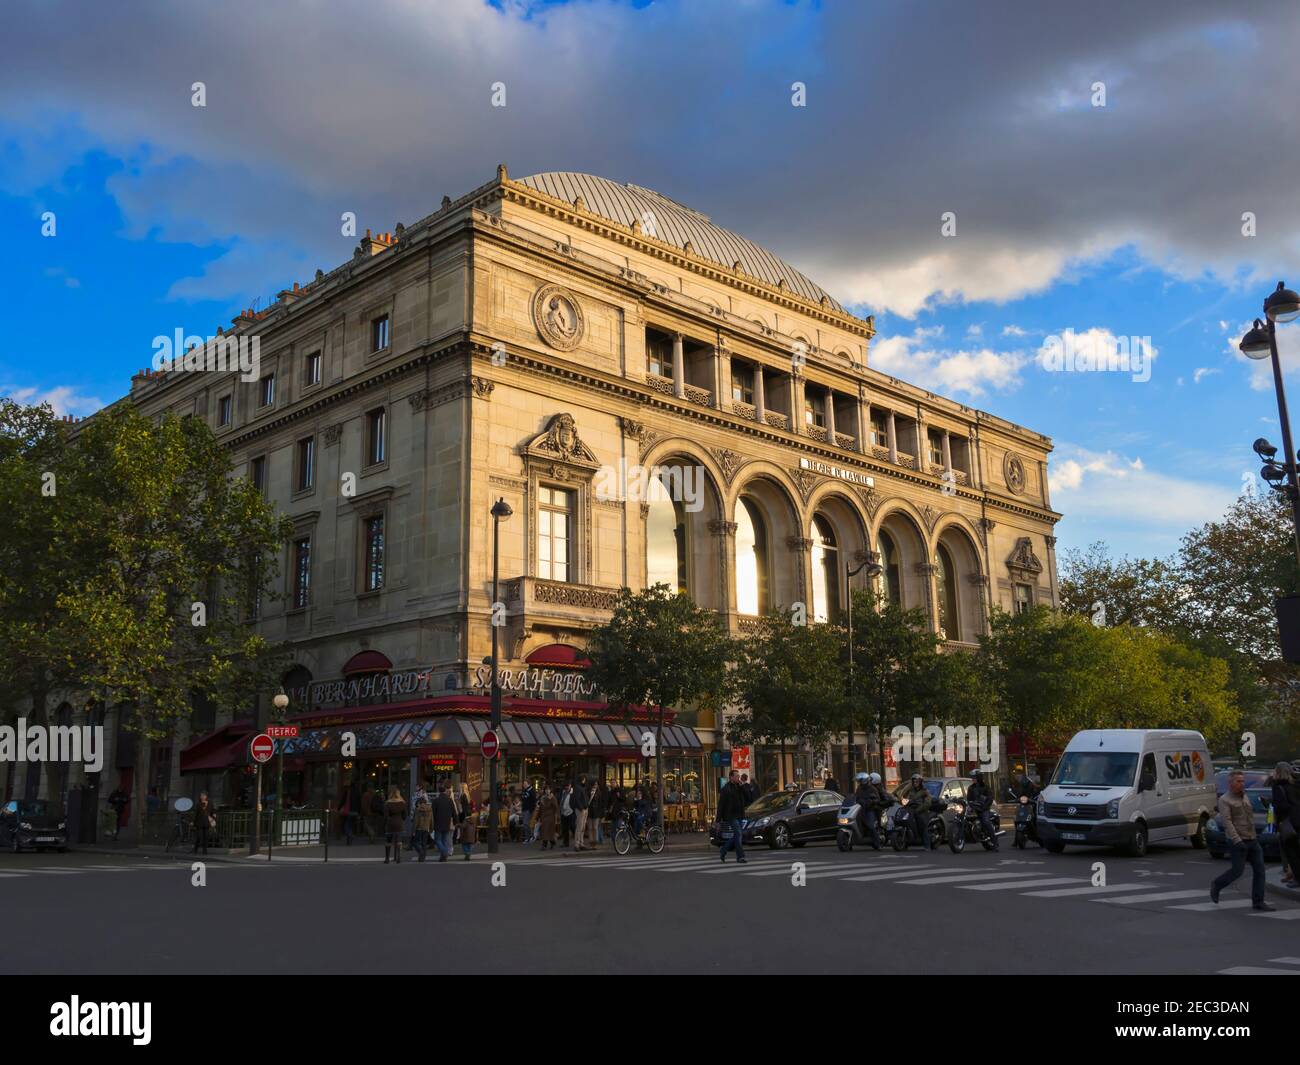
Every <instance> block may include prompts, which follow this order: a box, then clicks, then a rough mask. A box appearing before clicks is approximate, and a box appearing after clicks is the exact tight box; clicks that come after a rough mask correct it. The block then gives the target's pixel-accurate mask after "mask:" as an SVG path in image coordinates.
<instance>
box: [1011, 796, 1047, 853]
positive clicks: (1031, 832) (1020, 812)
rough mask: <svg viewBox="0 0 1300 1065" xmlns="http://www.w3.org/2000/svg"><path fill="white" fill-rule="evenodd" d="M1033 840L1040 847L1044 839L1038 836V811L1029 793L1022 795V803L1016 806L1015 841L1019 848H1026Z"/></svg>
mask: <svg viewBox="0 0 1300 1065" xmlns="http://www.w3.org/2000/svg"><path fill="white" fill-rule="evenodd" d="M1031 839H1032V840H1033V841H1034V842H1035V843H1037V844H1038V845H1039V846H1040V847H1041V846H1042V845H1043V841H1042V840H1041V839H1039V838H1038V811H1037V810H1036V809H1035V808H1034V802H1033V800H1031V799H1030V798H1029V796H1028V795H1022V796H1020V805H1019V806H1017V807H1016V836H1015V839H1014V841H1013V842H1014V843H1015V845H1016V847H1017V848H1018V849H1019V850H1024V849H1025V846H1026V843H1027V842H1028V841H1029V840H1031Z"/></svg>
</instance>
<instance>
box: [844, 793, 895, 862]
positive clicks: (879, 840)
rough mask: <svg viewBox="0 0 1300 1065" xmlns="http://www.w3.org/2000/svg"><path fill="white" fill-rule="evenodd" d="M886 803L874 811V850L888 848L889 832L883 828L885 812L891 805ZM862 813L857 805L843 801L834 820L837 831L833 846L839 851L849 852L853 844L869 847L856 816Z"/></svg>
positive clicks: (859, 820)
mask: <svg viewBox="0 0 1300 1065" xmlns="http://www.w3.org/2000/svg"><path fill="white" fill-rule="evenodd" d="M892 802H893V800H892V798H891V800H890V802H887V803H886V804H885V805H884V806H882V807H881V808H880V809H879V810H877V811H876V848H877V849H879V848H881V847H887V846H889V831H888V829H887V828H886V827H885V810H886V809H887V808H888V807H889V806H890V805H891V804H892ZM861 812H862V807H861V805H860V804H859V803H856V802H854V801H853V800H852V799H845V800H844V805H843V806H841V807H840V812H839V814H838V815H837V817H836V819H835V823H836V824H837V825H838V826H839V830H838V831H837V832H836V833H835V845H836V846H837V847H839V849H840V850H841V851H851V850H852V849H853V847H854V845H855V844H860V845H862V846H867V847H869V846H871V841H870V840H869V839H868V838H867V836H866V834H865V833H864V832H863V829H862V820H861V818H860V817H859V816H858V815H859V814H860V813H861Z"/></svg>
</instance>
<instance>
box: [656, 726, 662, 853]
mask: <svg viewBox="0 0 1300 1065" xmlns="http://www.w3.org/2000/svg"><path fill="white" fill-rule="evenodd" d="M655 765H656V767H657V768H658V770H659V801H658V802H657V803H656V804H655V811H656V813H655V824H656V825H658V826H659V831H660V832H663V830H664V708H663V706H660V707H659V724H658V726H657V727H656V729H655Z"/></svg>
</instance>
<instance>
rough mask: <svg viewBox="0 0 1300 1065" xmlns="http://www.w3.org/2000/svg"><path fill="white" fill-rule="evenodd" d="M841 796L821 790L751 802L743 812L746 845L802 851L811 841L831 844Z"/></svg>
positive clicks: (772, 795) (779, 793) (786, 793)
mask: <svg viewBox="0 0 1300 1065" xmlns="http://www.w3.org/2000/svg"><path fill="white" fill-rule="evenodd" d="M843 802H844V796H842V795H841V794H840V793H839V792H838V791H827V790H826V789H825V788H802V789H800V790H798V791H773V792H770V793H769V794H767V795H764V796H763V797H762V798H760V799H755V800H754V801H753V802H752V803H750V804H749V806H748V807H747V808H746V809H745V829H744V836H743V837H742V838H743V839H744V841H745V843H746V844H752V843H766V844H767V845H768V846H769V847H773V848H776V849H780V848H782V847H802V846H803V845H804V844H805V843H812V842H814V841H815V840H822V839H824V840H833V839H834V838H835V833H836V832H837V831H838V830H839V825H838V824H837V823H836V818H837V817H838V816H839V812H840V804H841V803H843Z"/></svg>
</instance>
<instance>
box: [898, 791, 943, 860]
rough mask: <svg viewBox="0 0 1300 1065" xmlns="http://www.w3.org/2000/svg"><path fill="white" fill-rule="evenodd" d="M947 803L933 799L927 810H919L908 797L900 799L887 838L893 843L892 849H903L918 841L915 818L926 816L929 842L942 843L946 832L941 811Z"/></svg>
mask: <svg viewBox="0 0 1300 1065" xmlns="http://www.w3.org/2000/svg"><path fill="white" fill-rule="evenodd" d="M946 806H947V804H946V803H944V802H942V801H940V800H939V799H935V800H933V801H932V802H931V803H930V808H929V810H927V811H921V810H918V809H917V808H916V806H915V805H914V804H913V803H912V802H911V800H909V799H900V800H899V805H898V809H897V810H895V811H894V817H893V823H892V825H891V827H890V833H889V840H890V843H892V844H893V847H894V850H896V851H905V850H907V848H908V846H909V845H910V844H912V843H918V844H919V843H920V842H921V837H920V835H919V834H918V831H917V827H916V826H917V818H918V817H925V818H927V821H926V825H927V827H928V828H929V830H930V844H931V846H934V847H938V846H939V845H941V844H942V843H943V840H944V837H945V836H946V835H947V832H946V831H945V828H944V820H943V811H944V809H945V808H946Z"/></svg>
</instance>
